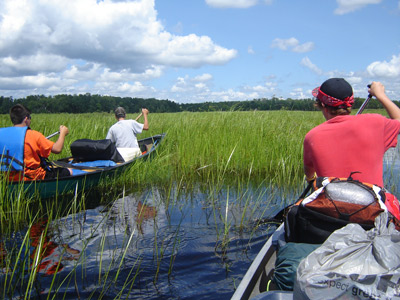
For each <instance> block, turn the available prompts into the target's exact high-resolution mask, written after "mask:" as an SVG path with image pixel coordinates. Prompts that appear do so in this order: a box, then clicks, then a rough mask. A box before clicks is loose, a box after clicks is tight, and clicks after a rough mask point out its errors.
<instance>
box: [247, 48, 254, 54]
mask: <svg viewBox="0 0 400 300" xmlns="http://www.w3.org/2000/svg"><path fill="white" fill-rule="evenodd" d="M247 53H249V54H255V51H254V49H253V47H252V46H249V47H247Z"/></svg>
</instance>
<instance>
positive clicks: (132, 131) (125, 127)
mask: <svg viewBox="0 0 400 300" xmlns="http://www.w3.org/2000/svg"><path fill="white" fill-rule="evenodd" d="M142 114H143V117H144V123H143V124H141V123H139V122H137V121H135V120H125V117H126V112H125V109H124V108H123V107H117V108H116V109H115V118H116V119H117V120H118V122H117V123H115V124H114V125H112V126H111V127H110V129H109V130H108V133H107V136H106V139H109V140H111V141H112V142H113V143H115V146H116V148H117V150H118V152H119V154H121V156H122V157H123V159H124V160H125V161H129V160H131V159H133V158H135V157H136V156H139V155H141V154H142V152H141V151H140V148H139V144H138V141H137V138H136V135H137V134H140V133H142V131H143V130H148V129H149V121H148V118H147V115H148V114H149V111H148V109H146V108H142Z"/></svg>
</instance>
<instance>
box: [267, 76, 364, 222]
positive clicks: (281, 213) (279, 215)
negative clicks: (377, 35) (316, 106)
mask: <svg viewBox="0 0 400 300" xmlns="http://www.w3.org/2000/svg"><path fill="white" fill-rule="evenodd" d="M370 87H371V85H370V84H368V88H370ZM371 98H372V95H371V94H368V97H367V99H365V101H364V102H363V104H361V106H360V108H359V110H358V111H357V113H356V115H359V114H361V113H362V112H363V111H364V109H365V107H366V106H367V104H368V102H369V101H370V100H371ZM314 180H315V179H314ZM314 180H311V181H310V182H308V185H307V186H306V188H305V189H304V191H303V193H302V194H301V195H300V197H299V198H298V199H297V200H296V202H297V201H299V200H300V199H303V198H305V196H306V195H307V193H308V192H309V191H310V189H311V187H312V185H313V182H314ZM296 202H294V203H296ZM294 203H292V204H290V205H288V206H286V207H284V208H283V209H281V210H280V211H279V212H278V213H277V214H276V215H275V216H274V217H272V218H268V219H264V220H262V221H261V223H268V222H283V219H284V215H285V212H286V210H287V209H288V208H289V207H290V206H292V205H293V204H294Z"/></svg>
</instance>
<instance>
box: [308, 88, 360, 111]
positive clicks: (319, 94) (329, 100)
mask: <svg viewBox="0 0 400 300" xmlns="http://www.w3.org/2000/svg"><path fill="white" fill-rule="evenodd" d="M312 94H313V96H314V97H315V98H317V99H318V100H320V101H321V102H322V103H324V104H326V105H328V106H333V107H337V108H347V107H351V106H352V105H353V103H354V95H351V96H350V97H346V98H344V99H343V100H340V99H337V98H335V97H332V96H329V95H327V94H325V93H324V92H323V91H321V87H317V88H315V89H314V90H313V91H312Z"/></svg>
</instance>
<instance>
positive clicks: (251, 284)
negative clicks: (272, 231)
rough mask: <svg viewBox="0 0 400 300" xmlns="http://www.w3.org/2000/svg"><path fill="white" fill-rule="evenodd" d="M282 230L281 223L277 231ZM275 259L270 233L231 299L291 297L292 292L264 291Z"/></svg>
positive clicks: (264, 299)
mask: <svg viewBox="0 0 400 300" xmlns="http://www.w3.org/2000/svg"><path fill="white" fill-rule="evenodd" d="M280 230H283V223H282V224H281V225H280V226H279V227H278V229H277V231H280ZM275 260H276V249H275V247H274V246H273V244H272V235H271V236H270V237H269V239H268V240H267V242H266V243H265V244H264V246H263V247H262V248H261V250H260V252H259V253H258V254H257V256H256V258H255V259H254V260H253V262H252V264H251V265H250V268H249V269H248V270H247V272H246V274H245V275H244V277H243V279H242V280H241V282H240V284H239V286H238V287H237V289H236V291H235V293H234V294H233V296H232V298H231V300H247V299H263V300H267V299H292V298H293V292H287V291H270V292H266V289H267V284H268V281H269V280H270V279H271V278H272V275H273V271H274V267H275Z"/></svg>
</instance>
